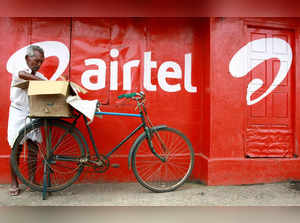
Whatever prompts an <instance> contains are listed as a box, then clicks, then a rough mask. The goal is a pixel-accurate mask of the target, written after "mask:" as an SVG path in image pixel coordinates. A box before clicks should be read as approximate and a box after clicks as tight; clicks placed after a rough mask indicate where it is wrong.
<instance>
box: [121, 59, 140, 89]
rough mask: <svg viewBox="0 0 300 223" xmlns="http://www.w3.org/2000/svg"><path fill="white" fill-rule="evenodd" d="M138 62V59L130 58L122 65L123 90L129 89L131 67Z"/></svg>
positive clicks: (137, 64) (135, 65)
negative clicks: (130, 59)
mask: <svg viewBox="0 0 300 223" xmlns="http://www.w3.org/2000/svg"><path fill="white" fill-rule="evenodd" d="M139 64H140V61H139V60H132V61H129V62H127V63H125V64H124V65H123V90H131V68H132V67H138V66H139Z"/></svg>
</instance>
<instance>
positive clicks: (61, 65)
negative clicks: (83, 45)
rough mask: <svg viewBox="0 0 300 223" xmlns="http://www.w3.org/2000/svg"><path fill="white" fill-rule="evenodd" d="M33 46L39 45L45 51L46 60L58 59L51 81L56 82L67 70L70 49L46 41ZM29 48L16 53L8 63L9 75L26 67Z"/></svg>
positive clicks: (63, 45)
mask: <svg viewBox="0 0 300 223" xmlns="http://www.w3.org/2000/svg"><path fill="white" fill-rule="evenodd" d="M32 45H38V46H40V47H41V48H43V49H44V51H45V58H47V57H51V56H56V57H57V58H58V66H57V69H56V71H55V72H54V74H53V75H52V77H51V78H50V80H56V79H57V78H58V77H59V76H60V75H61V74H62V73H63V72H64V71H65V69H66V68H67V66H68V64H69V60H70V53H69V49H68V47H67V46H66V45H65V44H63V43H61V42H58V41H44V42H37V43H33V44H32ZM28 46H29V45H28ZM28 46H25V47H23V48H21V49H19V50H18V51H17V52H15V53H14V54H13V55H12V56H11V57H10V58H9V59H8V61H7V64H6V69H7V71H8V72H9V73H11V74H12V73H13V72H16V70H20V69H21V68H22V67H25V65H26V61H25V59H24V58H25V55H26V49H27V47H28Z"/></svg>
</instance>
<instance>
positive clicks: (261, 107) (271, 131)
mask: <svg viewBox="0 0 300 223" xmlns="http://www.w3.org/2000/svg"><path fill="white" fill-rule="evenodd" d="M269 38H272V39H269ZM276 38H279V39H283V40H285V41H286V42H287V43H288V44H289V45H290V46H291V49H292V50H293V32H292V31H289V30H283V29H263V28H258V27H248V41H249V42H250V41H254V40H257V39H264V40H263V41H261V42H260V44H256V45H254V44H250V45H249V47H248V52H247V65H248V66H251V64H258V62H259V65H258V66H256V67H255V68H254V69H252V70H251V71H250V74H249V75H247V76H248V80H247V84H249V82H250V81H251V80H253V79H255V78H259V79H261V80H262V81H263V85H262V87H261V88H259V89H258V90H256V91H255V92H253V94H252V95H251V100H255V98H258V97H260V96H261V95H263V94H264V93H265V92H266V91H267V90H268V89H269V88H270V87H271V85H276V86H274V89H273V90H272V91H271V93H269V94H268V95H267V96H266V97H264V98H263V99H262V100H260V101H259V102H257V103H255V104H253V105H247V123H246V139H245V154H246V156H247V157H292V156H293V154H294V131H293V109H292V106H293V98H294V91H293V77H294V73H293V69H292V66H291V67H290V68H289V69H288V68H287V67H288V64H289V62H290V61H291V60H292V54H289V53H288V51H289V47H288V46H287V47H282V46H279V44H278V41H277V40H276ZM266 55H272V56H271V57H272V58H271V59H266V60H265V59H264V58H266ZM278 58H280V59H278ZM281 66H282V69H285V70H286V71H285V72H281V75H286V76H285V78H284V79H283V81H281V82H280V84H276V83H275V81H274V80H275V78H276V76H277V75H279V68H280V67H281ZM246 87H247V85H246Z"/></svg>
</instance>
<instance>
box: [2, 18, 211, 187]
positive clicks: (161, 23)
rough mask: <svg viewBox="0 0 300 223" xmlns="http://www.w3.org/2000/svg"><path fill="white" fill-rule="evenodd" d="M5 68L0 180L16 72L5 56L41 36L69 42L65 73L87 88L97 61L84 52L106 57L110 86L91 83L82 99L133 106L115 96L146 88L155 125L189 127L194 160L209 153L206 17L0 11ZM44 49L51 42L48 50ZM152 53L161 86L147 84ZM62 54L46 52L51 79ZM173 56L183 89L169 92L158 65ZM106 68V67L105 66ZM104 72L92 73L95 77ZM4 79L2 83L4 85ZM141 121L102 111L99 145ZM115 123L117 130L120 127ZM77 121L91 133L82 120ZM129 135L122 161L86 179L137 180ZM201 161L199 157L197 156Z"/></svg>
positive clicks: (124, 108) (96, 127) (107, 145)
mask: <svg viewBox="0 0 300 223" xmlns="http://www.w3.org/2000/svg"><path fill="white" fill-rule="evenodd" d="M0 32H1V36H3V37H5V41H1V43H0V44H1V45H0V49H1V60H0V63H1V73H2V81H3V82H2V83H3V84H2V88H1V89H0V91H1V94H2V95H3V99H4V100H2V101H1V103H2V106H1V110H2V116H1V120H0V126H1V136H2V137H1V138H0V146H1V148H3V149H2V150H1V156H0V157H1V159H2V162H1V164H0V172H1V174H0V182H2V183H4V182H5V183H6V182H8V181H9V172H8V158H9V153H10V149H9V146H8V144H7V142H6V128H7V118H8V112H7V111H8V107H9V83H10V80H11V74H10V73H8V72H7V70H6V63H7V61H8V59H9V58H10V56H11V55H12V54H13V53H14V52H16V51H17V50H18V49H20V48H22V47H25V46H26V45H28V44H30V43H36V42H40V41H59V42H61V43H64V44H65V45H66V46H67V47H68V48H69V49H70V65H69V66H68V67H67V68H66V70H65V71H64V73H63V74H62V75H63V76H64V77H66V78H68V79H70V80H71V81H74V82H76V83H78V84H80V85H82V86H83V87H86V86H84V85H83V84H82V80H81V78H82V76H83V75H84V72H86V71H88V70H97V69H98V67H97V65H96V64H94V65H86V64H85V60H87V59H91V58H94V59H101V60H103V61H104V62H105V64H106V76H105V77H106V78H105V87H104V88H101V89H98V90H89V92H88V93H87V94H86V95H82V97H83V98H85V99H99V100H100V101H101V103H102V104H103V106H102V110H103V111H114V112H130V113H133V112H134V108H135V104H134V103H131V102H128V101H126V100H119V99H117V96H118V95H120V94H123V93H127V92H134V91H140V90H143V91H145V93H146V95H147V106H148V110H149V113H150V117H151V119H152V122H153V123H154V124H155V125H158V124H167V125H169V126H173V127H175V128H178V129H180V130H181V131H182V132H184V133H185V134H186V135H187V136H188V137H189V138H190V140H191V141H192V144H193V146H194V149H195V152H196V155H197V160H198V157H199V156H200V154H202V153H204V152H205V149H206V150H207V148H204V147H202V146H200V145H201V144H202V140H203V135H202V134H201V132H202V130H203V125H202V122H203V85H204V81H203V79H204V73H205V72H207V69H208V67H207V51H206V49H207V46H206V45H207V44H205V42H207V41H209V19H208V18H202V19H154V18H149V19H146V18H145V19H143V18H128V19H126V18H122V19H121V18H111V19H109V18H105V19H101V18H72V19H71V18H58V19H54V18H32V19H31V18H24V19H23V18H22V19H18V18H1V19H0ZM111 49H117V50H118V51H119V56H118V57H116V58H113V57H111V56H110V50H111ZM45 50H46V49H45ZM145 52H151V60H152V61H155V62H156V65H157V66H156V68H152V69H151V83H152V85H155V86H156V90H148V89H145V86H144V53H145ZM186 54H191V69H192V70H191V85H192V86H193V87H196V88H197V90H196V92H188V90H187V87H185V84H184V78H185V76H186V72H185V68H186V67H188V66H189V65H188V64H186V65H185V55H186ZM132 60H140V61H139V66H138V67H133V68H132V71H131V73H132V74H131V76H132V84H131V90H123V87H124V86H123V85H124V84H123V82H124V80H123V71H122V70H123V65H124V64H125V63H126V62H128V61H132ZM58 61H59V60H58V59H57V58H56V57H54V56H52V57H48V58H46V60H45V62H44V64H43V65H42V67H41V70H40V71H41V73H43V74H45V76H47V77H48V78H51V76H52V75H53V73H54V72H55V71H56V69H57V66H58ZM116 61H117V63H118V70H119V72H118V76H117V78H118V83H117V85H114V87H112V85H113V84H111V81H112V80H111V79H112V77H111V72H110V64H111V62H115V63H116ZM166 61H173V62H175V63H177V64H178V65H179V66H180V69H181V71H182V77H181V78H179V79H167V83H168V84H170V85H176V84H178V85H179V86H180V90H178V91H176V92H167V91H166V90H165V89H163V88H162V87H161V86H160V85H159V83H158V70H159V67H160V66H161V64H163V63H164V62H166ZM101 69H103V67H102V68H101ZM97 81H99V79H97V77H96V76H95V77H92V78H91V82H92V83H94V84H95V83H97ZM4 83H5V84H4ZM138 124H139V120H138V119H135V118H128V117H124V118H120V117H107V116H106V117H104V118H103V119H97V120H95V121H94V122H93V124H92V125H91V128H92V130H93V133H94V136H95V138H96V144H97V145H98V147H99V150H100V153H107V152H108V151H110V150H111V148H113V146H115V145H116V144H117V143H118V142H119V141H120V140H121V139H122V137H125V136H126V135H127V134H129V133H130V132H131V130H133V129H134V128H135V127H136V126H137V125H138ZM116 127H117V129H118V131H117V132H116V130H115V129H116ZM79 128H80V129H81V130H82V131H83V132H84V133H85V136H87V134H86V129H85V128H83V125H80V126H79ZM132 143H133V140H131V141H130V142H129V143H127V144H126V145H125V146H124V147H123V148H121V149H120V150H119V151H117V152H116V153H115V154H114V155H113V157H112V160H111V163H120V164H121V167H120V168H118V169H110V170H108V171H107V172H106V173H105V174H102V175H97V174H91V173H89V172H85V174H84V175H83V177H82V180H88V181H90V180H96V179H103V180H115V181H127V180H133V174H132V173H131V172H130V171H129V170H128V167H127V154H128V152H129V149H130V146H131V144H132ZM197 162H198V163H199V160H198V161H197ZM199 167H200V165H195V169H194V173H193V176H194V178H199V177H200V176H204V175H205V172H203V171H200V169H199Z"/></svg>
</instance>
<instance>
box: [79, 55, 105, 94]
mask: <svg viewBox="0 0 300 223" xmlns="http://www.w3.org/2000/svg"><path fill="white" fill-rule="evenodd" d="M84 62H85V65H86V66H88V65H97V66H98V69H97V70H87V71H85V72H83V74H82V76H81V83H82V85H83V86H84V87H85V88H87V89H89V90H99V89H102V88H104V87H105V76H106V64H105V61H104V60H101V59H95V58H91V59H87V60H85V61H84ZM92 76H96V77H97V82H96V83H92V82H91V77H92Z"/></svg>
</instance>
